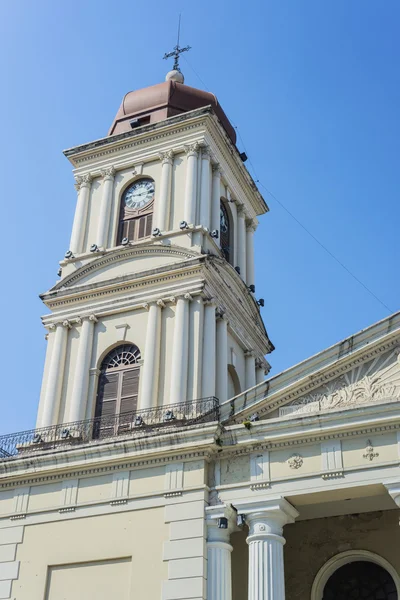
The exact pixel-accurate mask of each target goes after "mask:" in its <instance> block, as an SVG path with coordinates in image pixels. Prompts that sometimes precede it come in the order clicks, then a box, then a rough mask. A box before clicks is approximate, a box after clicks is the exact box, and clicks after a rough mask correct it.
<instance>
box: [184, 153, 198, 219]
mask: <svg viewBox="0 0 400 600" xmlns="http://www.w3.org/2000/svg"><path fill="white" fill-rule="evenodd" d="M184 149H185V152H186V156H187V158H186V184H185V206H184V214H183V218H184V220H185V221H186V222H187V223H188V224H195V221H196V208H197V157H198V151H199V144H198V142H195V143H194V144H191V145H190V146H184Z"/></svg>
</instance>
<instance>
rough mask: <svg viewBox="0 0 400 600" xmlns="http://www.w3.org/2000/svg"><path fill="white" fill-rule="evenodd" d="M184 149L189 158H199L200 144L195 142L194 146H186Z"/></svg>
mask: <svg viewBox="0 0 400 600" xmlns="http://www.w3.org/2000/svg"><path fill="white" fill-rule="evenodd" d="M183 149H184V151H185V152H186V154H187V155H188V156H197V155H198V152H199V150H200V143H199V142H194V143H193V144H188V145H185V146H183Z"/></svg>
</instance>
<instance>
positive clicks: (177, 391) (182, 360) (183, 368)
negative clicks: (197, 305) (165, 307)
mask: <svg viewBox="0 0 400 600" xmlns="http://www.w3.org/2000/svg"><path fill="white" fill-rule="evenodd" d="M190 300H191V296H190V294H185V295H184V296H180V297H179V298H178V299H177V302H176V310H175V319H174V343H173V346H172V348H171V352H172V365H171V387H170V390H171V391H170V399H169V402H170V404H176V403H177V402H185V400H186V388H187V376H188V346H189V301H190Z"/></svg>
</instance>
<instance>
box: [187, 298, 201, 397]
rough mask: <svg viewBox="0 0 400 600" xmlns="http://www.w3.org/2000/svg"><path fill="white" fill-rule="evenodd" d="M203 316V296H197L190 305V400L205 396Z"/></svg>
mask: <svg viewBox="0 0 400 600" xmlns="http://www.w3.org/2000/svg"><path fill="white" fill-rule="evenodd" d="M203 318H204V305H203V298H202V297H201V296H196V297H195V298H194V299H193V301H192V302H191V303H190V305H189V352H188V389H187V399H188V400H196V399H199V398H202V397H203V394H202V390H201V378H202V358H203V329H204V327H203Z"/></svg>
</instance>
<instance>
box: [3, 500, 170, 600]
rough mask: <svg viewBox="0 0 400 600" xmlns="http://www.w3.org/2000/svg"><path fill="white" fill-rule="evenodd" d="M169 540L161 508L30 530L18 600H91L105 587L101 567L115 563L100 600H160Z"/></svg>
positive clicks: (22, 552)
mask: <svg viewBox="0 0 400 600" xmlns="http://www.w3.org/2000/svg"><path fill="white" fill-rule="evenodd" d="M167 536H168V526H167V525H166V524H165V523H164V510H163V509H161V508H159V509H157V508H153V509H148V510H146V511H135V512H124V513H121V514H109V515H102V516H96V517H90V518H81V519H71V520H66V521H59V522H52V523H42V524H40V525H30V526H27V527H25V532H24V540H23V543H22V544H19V546H18V551H17V557H16V558H17V560H18V561H20V575H19V579H18V580H17V581H15V582H14V584H13V589H12V594H13V597H14V596H15V597H17V598H18V600H43V598H46V600H60V596H59V595H58V593H57V590H60V589H63V594H65V595H63V596H62V597H63V598H65V600H72V598H73V599H74V600H86V599H87V598H91V597H93V585H94V584H95V583H96V582H99V581H100V580H97V575H96V578H94V575H95V574H96V573H97V572H98V570H99V571H101V569H96V563H97V562H98V561H107V562H108V561H112V562H111V565H110V568H109V575H110V577H109V579H107V578H103V580H102V581H103V586H108V587H106V590H107V594H106V593H105V589H104V588H103V589H102V590H101V591H99V594H97V593H96V598H100V599H103V598H104V599H106V598H111V597H115V598H119V599H121V600H122V599H123V600H125V599H126V600H130V599H132V600H133V599H134V598H135V599H136V598H159V597H160V595H161V585H162V584H161V582H162V580H163V579H167V567H166V564H165V563H164V562H163V558H162V552H163V543H164V541H166V540H167V539H168V538H167ZM78 565H79V568H78ZM61 566H62V567H63V569H62V570H60V568H58V569H57V568H56V567H61ZM97 566H98V565H97ZM49 567H52V571H53V572H52V574H51V581H49V582H47V579H48V571H49ZM100 577H102V575H100ZM76 578H78V579H76ZM77 581H78V582H79V583H80V585H76V583H77ZM110 586H111V587H110ZM114 586H115V587H114ZM46 587H47V589H46Z"/></svg>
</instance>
